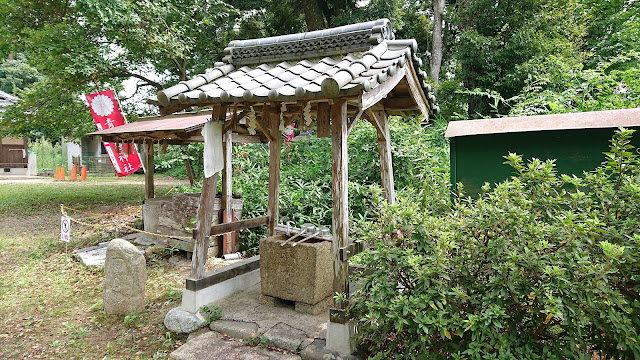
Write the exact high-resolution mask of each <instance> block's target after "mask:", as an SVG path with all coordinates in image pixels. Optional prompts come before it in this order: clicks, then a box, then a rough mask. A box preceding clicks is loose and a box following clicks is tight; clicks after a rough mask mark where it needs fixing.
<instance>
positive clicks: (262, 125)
mask: <svg viewBox="0 0 640 360" xmlns="http://www.w3.org/2000/svg"><path fill="white" fill-rule="evenodd" d="M265 120H266V121H265ZM270 124H271V120H270V119H260V118H258V117H256V128H257V129H258V130H260V132H261V133H263V134H264V136H266V137H267V139H269V142H273V141H275V137H274V135H273V133H272V132H271V131H270V127H271V125H270ZM278 126H280V117H279V116H278Z"/></svg>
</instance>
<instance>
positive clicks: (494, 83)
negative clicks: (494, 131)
mask: <svg viewBox="0 0 640 360" xmlns="http://www.w3.org/2000/svg"><path fill="white" fill-rule="evenodd" d="M576 7H577V3H576V0H566V1H560V0H521V1H511V0H497V1H496V0H459V1H458V2H457V3H456V15H455V16H456V18H455V21H456V26H457V30H458V33H457V36H456V39H457V42H456V44H455V48H456V54H455V57H456V61H457V62H458V63H459V64H460V68H459V69H458V71H457V74H456V76H457V77H458V78H459V79H461V80H462V83H463V84H464V87H465V88H466V89H468V90H474V89H476V88H479V89H482V90H485V89H491V90H494V91H497V92H498V93H499V94H500V95H501V96H502V97H504V98H511V97H514V96H516V95H518V94H519V93H520V91H521V90H522V88H523V87H524V84H525V80H526V79H527V77H528V74H527V73H526V71H522V69H524V68H523V67H522V66H523V65H524V64H526V63H528V62H529V61H538V58H539V57H541V56H542V57H544V56H548V55H553V54H556V55H557V54H563V53H571V52H575V51H576V50H577V47H578V44H579V39H580V36H581V35H582V27H581V26H580V24H579V23H578V22H576V18H575V14H576ZM506 112H507V109H506V108H504V107H502V106H501V107H499V108H497V109H493V108H492V107H491V106H490V103H489V102H488V101H487V98H483V97H481V96H475V95H472V96H471V97H470V98H469V101H468V115H469V116H470V117H477V116H488V115H491V114H494V115H497V114H500V113H502V114H504V113H506Z"/></svg>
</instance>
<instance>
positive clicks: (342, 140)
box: [331, 99, 349, 309]
mask: <svg viewBox="0 0 640 360" xmlns="http://www.w3.org/2000/svg"><path fill="white" fill-rule="evenodd" d="M348 159H349V158H348V154H347V103H346V102H345V101H344V100H343V99H339V100H337V101H336V102H335V103H334V104H333V105H332V106H331V179H332V185H331V192H332V197H333V218H332V225H333V226H332V227H333V241H332V246H331V248H332V251H333V292H334V293H339V294H347V295H348V294H349V278H348V276H349V263H348V262H347V261H342V260H341V258H340V251H341V250H340V249H341V248H343V247H345V246H347V245H348V244H349V218H348V216H349V201H348V200H349V196H348V186H349V184H348ZM335 307H336V308H338V309H345V307H346V304H343V303H337V302H336V303H335Z"/></svg>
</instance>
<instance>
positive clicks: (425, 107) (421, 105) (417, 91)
mask: <svg viewBox="0 0 640 360" xmlns="http://www.w3.org/2000/svg"><path fill="white" fill-rule="evenodd" d="M405 69H406V72H407V77H406V78H407V83H408V84H409V90H410V91H409V93H410V94H411V97H412V98H413V100H414V101H415V102H416V104H417V105H418V109H420V111H421V112H422V114H423V115H424V116H425V117H427V118H428V117H429V114H430V113H431V109H430V108H429V102H428V101H427V98H426V97H425V96H426V94H425V93H424V92H423V90H422V86H420V81H419V80H418V78H417V77H416V71H415V69H414V68H413V64H412V63H411V61H407V64H406V65H405Z"/></svg>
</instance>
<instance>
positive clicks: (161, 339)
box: [0, 177, 186, 359]
mask: <svg viewBox="0 0 640 360" xmlns="http://www.w3.org/2000/svg"><path fill="white" fill-rule="evenodd" d="M90 179H91V178H90ZM169 188H170V186H168V185H161V186H158V187H157V189H158V191H157V193H158V194H160V195H163V194H164V192H166V191H167V190H168V189H169ZM143 197H144V185H143V183H142V181H141V177H127V178H122V179H116V178H114V177H108V178H104V177H103V178H102V179H100V178H94V179H92V180H91V181H87V182H84V183H71V182H54V181H50V182H33V183H21V184H16V183H5V184H2V185H0V319H2V320H0V343H3V344H5V345H6V346H3V347H0V359H6V358H53V359H103V358H104V359H136V358H138V359H163V358H167V357H168V354H169V353H170V352H171V351H173V350H174V349H175V348H176V347H177V346H179V345H180V344H181V343H183V342H184V341H185V339H186V336H183V335H175V334H171V333H169V334H167V331H166V329H165V327H164V325H163V320H164V316H165V314H166V313H167V311H168V310H169V309H171V308H173V307H175V306H177V305H178V304H179V300H180V291H179V289H181V288H182V283H183V281H184V274H181V273H179V271H176V269H175V268H173V267H172V266H171V265H170V264H168V262H166V261H162V259H157V261H155V262H154V263H152V264H151V263H150V264H149V266H148V270H147V285H146V295H145V298H146V306H145V309H144V311H142V312H140V313H138V314H130V315H129V316H121V315H107V314H104V307H103V304H102V284H103V279H104V272H103V271H102V269H93V268H91V269H89V268H86V267H84V266H83V265H81V264H80V263H78V262H76V261H74V260H72V259H71V250H72V249H73V248H75V247H77V246H81V245H84V244H85V243H89V242H97V241H106V240H109V238H102V236H101V235H102V233H103V230H101V229H94V228H91V227H82V226H76V227H73V228H72V242H71V244H70V245H69V253H68V254H65V246H64V244H63V243H61V242H59V241H58V237H59V235H58V232H59V228H60V218H59V205H60V203H64V204H65V205H67V206H69V207H73V208H77V209H80V210H86V211H90V212H97V213H101V212H105V211H108V212H122V211H124V210H127V209H131V208H132V207H133V206H132V205H139V204H141V203H142V200H143ZM105 209H106V210H105ZM131 216H133V217H135V216H139V215H131ZM73 217H74V218H75V217H78V218H80V215H78V214H75V215H73ZM82 219H83V220H85V221H87V222H92V223H95V222H99V221H107V222H108V221H110V218H97V217H96V218H95V219H94V218H92V217H85V218H82Z"/></svg>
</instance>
